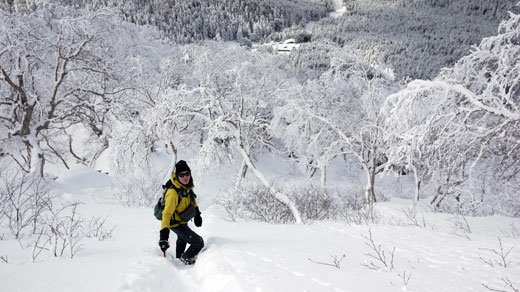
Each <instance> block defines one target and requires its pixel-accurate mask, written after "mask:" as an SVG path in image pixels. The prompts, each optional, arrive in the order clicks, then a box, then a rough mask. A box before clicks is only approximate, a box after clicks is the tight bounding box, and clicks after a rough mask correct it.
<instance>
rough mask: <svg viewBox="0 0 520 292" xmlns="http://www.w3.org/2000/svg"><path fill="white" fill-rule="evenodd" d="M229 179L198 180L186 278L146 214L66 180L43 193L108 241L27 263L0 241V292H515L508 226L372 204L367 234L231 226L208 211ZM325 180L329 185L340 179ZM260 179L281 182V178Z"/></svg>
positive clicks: (78, 180) (17, 243)
mask: <svg viewBox="0 0 520 292" xmlns="http://www.w3.org/2000/svg"><path fill="white" fill-rule="evenodd" d="M228 172H229V171H223V172H220V175H218V174H208V175H206V176H205V178H204V182H203V183H202V182H201V183H199V184H198V192H197V193H198V194H199V198H200V201H201V205H202V206H203V210H202V213H203V214H202V217H203V219H204V223H203V226H202V227H201V228H195V227H193V226H192V227H193V228H194V229H195V230H196V231H197V232H199V233H200V234H201V235H202V236H203V237H204V239H205V243H206V246H205V248H204V250H203V251H202V253H201V254H200V255H199V258H198V261H197V264H196V265H195V266H190V267H186V266H183V265H182V264H181V263H180V262H178V261H177V260H175V259H173V258H172V255H173V251H172V250H169V251H168V256H167V258H164V257H162V254H161V252H160V250H159V248H158V246H157V240H158V229H159V222H158V221H157V220H156V219H155V218H154V217H153V216H152V210H151V208H145V207H141V208H129V207H124V206H121V205H118V204H114V203H113V202H111V201H112V199H113V197H112V195H111V186H110V185H111V179H112V178H110V177H109V176H108V175H106V174H101V173H98V172H96V171H93V170H89V169H88V168H85V167H75V168H73V170H71V171H68V172H67V173H65V174H62V175H61V176H60V177H59V178H58V179H57V181H56V184H55V186H54V188H55V189H54V191H55V192H56V193H58V194H59V196H60V198H61V199H63V200H69V201H81V202H82V203H83V204H81V205H80V206H79V212H80V214H81V215H82V216H83V217H84V218H88V217H89V216H107V220H106V227H107V228H113V231H112V236H111V238H110V239H107V240H104V241H99V240H98V239H96V238H85V239H83V240H82V241H81V249H80V250H79V251H78V252H77V254H76V255H75V256H74V259H70V258H69V257H67V256H63V257H57V258H55V257H53V256H52V255H51V254H50V253H43V254H42V255H41V256H39V257H38V258H36V260H34V261H33V260H32V259H31V248H23V249H22V248H20V247H21V246H26V245H27V243H28V242H27V241H28V240H29V239H28V238H27V239H21V240H15V239H14V238H13V237H12V236H11V235H10V234H9V232H8V230H6V229H2V230H0V234H1V235H2V240H0V256H1V257H2V259H3V260H2V263H1V264H0V282H1V283H2V284H1V287H2V291H34V289H35V287H38V288H37V289H38V291H41V292H43V291H164V290H167V289H168V290H170V289H172V290H175V291H198V292H206V291H207V292H209V291H211V292H215V291H403V290H404V291H486V290H488V288H490V289H502V290H503V291H517V290H514V289H518V288H519V287H520V277H519V276H518V275H520V248H519V247H518V246H519V244H520V234H519V232H518V230H519V229H520V219H518V218H508V217H502V216H492V217H462V216H455V215H450V214H442V213H434V212H432V211H431V210H430V209H429V207H428V206H427V205H425V204H424V203H423V202H420V203H419V204H418V205H417V206H415V207H414V206H413V205H412V202H411V201H410V200H408V199H398V198H394V199H391V200H389V201H386V202H379V203H376V210H377V211H378V212H379V213H380V215H381V220H380V222H379V223H378V224H371V225H355V224H347V223H346V222H345V221H344V220H335V221H331V220H329V221H315V222H308V223H307V224H303V225H293V224H279V225H276V224H268V223H261V222H254V221H248V220H237V221H236V222H232V221H231V220H230V218H229V216H228V215H227V213H226V212H225V210H223V209H222V208H221V207H218V206H216V205H214V204H213V203H212V202H213V200H215V199H216V198H218V196H219V195H221V194H222V193H223V192H224V189H225V188H226V187H227V188H229V186H228V185H227V186H226V184H225V182H226V180H223V179H222V178H223V177H222V176H227V173H228ZM330 173H331V177H333V178H331V184H334V183H338V182H341V181H340V179H341V177H343V178H344V177H345V176H344V173H341V174H339V173H338V175H334V173H335V172H334V171H331V172H330ZM270 174H271V177H278V178H279V179H281V180H285V181H289V178H290V172H287V169H279V170H278V171H277V172H273V173H270ZM383 180H384V182H385V183H386V186H385V188H386V189H387V190H386V191H388V188H403V189H405V190H406V189H407V187H409V186H407V184H409V182H410V181H409V180H407V179H406V177H405V178H400V179H399V181H397V180H396V179H395V178H393V177H388V176H387V177H385V178H383ZM294 183H297V182H296V180H295V182H294ZM400 185H402V186H400ZM174 240H175V239H174V238H170V241H171V242H172V243H173V242H174ZM484 285H485V286H484ZM508 285H509V286H508ZM486 286H487V287H488V288H486ZM502 290H500V291H502Z"/></svg>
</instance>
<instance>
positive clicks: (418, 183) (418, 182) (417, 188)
mask: <svg viewBox="0 0 520 292" xmlns="http://www.w3.org/2000/svg"><path fill="white" fill-rule="evenodd" d="M413 176H414V178H415V197H414V201H415V202H419V198H420V189H421V178H420V177H419V174H418V173H417V168H416V167H415V166H414V167H413Z"/></svg>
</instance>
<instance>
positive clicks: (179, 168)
mask: <svg viewBox="0 0 520 292" xmlns="http://www.w3.org/2000/svg"><path fill="white" fill-rule="evenodd" d="M183 171H189V172H191V169H190V167H189V166H188V163H186V161H184V160H179V162H177V163H176V164H175V174H176V175H179V173H181V172H183Z"/></svg>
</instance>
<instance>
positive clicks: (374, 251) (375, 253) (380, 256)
mask: <svg viewBox="0 0 520 292" xmlns="http://www.w3.org/2000/svg"><path fill="white" fill-rule="evenodd" d="M362 236H363V237H364V238H365V239H366V240H367V241H365V245H366V246H368V247H369V248H370V249H371V252H370V253H366V254H365V255H366V256H368V257H369V258H372V259H374V260H375V262H374V261H372V260H371V261H369V262H367V261H365V262H364V263H362V264H361V265H362V266H364V267H367V268H369V269H371V270H382V269H384V270H387V271H391V270H393V269H394V254H395V246H394V247H393V249H392V251H390V252H389V254H390V256H389V257H387V253H385V250H383V249H382V248H381V244H376V243H375V242H374V239H373V238H372V231H371V230H370V229H368V236H366V235H362Z"/></svg>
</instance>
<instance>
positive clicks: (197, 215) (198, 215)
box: [193, 207, 202, 227]
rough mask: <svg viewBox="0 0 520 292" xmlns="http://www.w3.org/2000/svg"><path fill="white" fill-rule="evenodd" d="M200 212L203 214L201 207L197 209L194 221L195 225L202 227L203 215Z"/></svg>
mask: <svg viewBox="0 0 520 292" xmlns="http://www.w3.org/2000/svg"><path fill="white" fill-rule="evenodd" d="M200 214H202V213H201V212H200V210H199V207H197V209H196V214H195V218H193V223H195V226H197V227H201V226H202V217H200Z"/></svg>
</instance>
